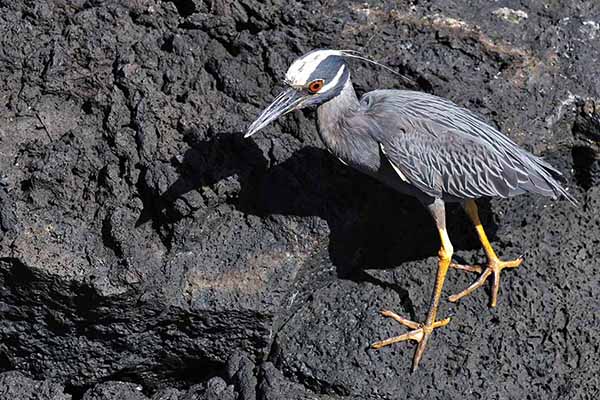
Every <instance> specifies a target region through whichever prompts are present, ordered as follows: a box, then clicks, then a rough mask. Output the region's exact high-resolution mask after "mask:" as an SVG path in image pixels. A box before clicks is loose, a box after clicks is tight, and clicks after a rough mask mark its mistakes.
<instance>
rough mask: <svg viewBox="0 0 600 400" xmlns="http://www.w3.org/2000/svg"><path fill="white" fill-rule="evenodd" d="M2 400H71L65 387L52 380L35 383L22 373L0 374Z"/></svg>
mask: <svg viewBox="0 0 600 400" xmlns="http://www.w3.org/2000/svg"><path fill="white" fill-rule="evenodd" d="M0 399H1V400H14V399H19V400H71V395H69V394H66V393H65V392H64V387H63V386H62V385H60V384H58V383H56V382H52V381H51V380H49V379H48V380H45V381H35V380H33V379H31V378H28V377H26V376H25V375H23V374H22V373H20V372H17V371H11V372H3V373H1V374H0Z"/></svg>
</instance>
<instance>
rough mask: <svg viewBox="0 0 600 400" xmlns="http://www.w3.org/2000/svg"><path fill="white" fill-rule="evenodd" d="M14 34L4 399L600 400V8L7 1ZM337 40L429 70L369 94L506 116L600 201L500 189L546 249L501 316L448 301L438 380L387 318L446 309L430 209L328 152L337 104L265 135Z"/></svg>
mask: <svg viewBox="0 0 600 400" xmlns="http://www.w3.org/2000/svg"><path fill="white" fill-rule="evenodd" d="M500 3H502V4H500ZM527 3H532V4H529V5H526V4H527ZM498 10H500V11H498ZM514 16H518V18H515V17H514ZM0 27H1V28H2V29H0V31H1V32H2V35H1V36H0V100H1V101H0V369H1V370H3V371H12V370H16V371H20V372H18V373H16V372H7V373H3V374H2V375H0V394H1V396H0V397H1V398H2V399H5V398H6V399H13V398H24V399H69V398H72V399H87V400H91V399H94V400H100V399H102V400H104V399H106V400H108V399H117V398H118V399H153V400H154V399H156V400H158V399H161V400H188V399H189V400H192V399H194V400H196V399H198V400H200V399H244V400H255V399H265V400H266V399H269V400H274V399H306V398H310V399H342V398H343V399H366V398H369V399H396V398H413V397H415V398H421V397H426V398H429V399H442V398H443V399H447V398H465V397H468V398H515V399H517V398H518V399H521V398H558V397H560V398H568V399H591V398H596V397H597V394H598V387H600V378H599V374H598V372H599V371H600V370H599V368H600V367H599V365H600V340H599V339H598V335H597V330H598V327H599V326H600V281H599V279H600V265H599V263H598V259H599V256H600V250H599V249H600V217H599V212H598V210H599V209H600V187H599V186H598V184H599V183H600V155H599V154H600V153H599V148H600V146H599V140H600V79H598V63H599V62H600V44H599V43H600V3H598V2H597V1H595V0H588V1H583V0H575V1H569V2H559V1H546V2H541V1H540V2H519V1H512V0H507V1H501V2H488V1H484V0H478V1H468V0H465V1H437V0H436V1H431V2H413V1H397V2H385V3H382V2H378V1H368V2H364V1H362V0H361V1H339V0H333V1H326V0H322V1H310V2H308V1H307V2H298V1H292V2H288V1H283V0H267V1H264V2H258V1H256V0H232V1H226V0H210V1H209V0H174V1H159V0H119V1H117V0H107V1H97V0H70V1H65V0H48V1H44V2H33V1H25V0H20V1H18V0H17V1H13V0H11V1H8V0H0ZM317 47H331V48H352V49H359V50H361V51H362V52H363V53H364V54H365V55H368V56H369V57H372V58H374V59H377V60H380V61H382V62H384V63H385V64H387V65H389V66H391V67H392V68H394V69H396V70H398V71H400V72H401V73H403V74H404V75H406V76H408V77H409V78H410V79H412V81H413V82H414V83H412V84H409V83H405V82H402V81H399V80H398V79H397V77H395V76H394V75H391V74H388V73H385V72H384V71H382V70H377V69H376V67H372V66H369V65H364V64H361V63H359V62H353V63H352V73H353V80H354V82H355V85H356V88H357V90H358V91H359V92H364V91H368V90H371V89H375V88H410V89H417V90H422V91H426V92H430V93H434V94H437V95H441V96H444V97H448V98H450V99H452V100H454V101H455V102H457V103H459V104H461V105H464V106H466V107H468V108H470V109H472V110H473V111H476V112H478V113H480V114H482V115H483V116H484V117H485V118H487V119H488V120H489V121H490V122H491V123H493V124H495V125H496V126H498V127H499V128H501V129H502V130H503V131H504V132H506V133H507V134H508V135H509V136H511V137H512V138H513V139H514V140H515V141H517V142H518V143H520V144H521V145H522V146H524V147H525V148H527V149H529V150H531V151H532V152H534V153H536V154H539V155H542V156H544V157H545V158H546V159H548V160H549V161H550V162H552V163H553V164H554V165H555V166H557V167H558V168H559V169H560V170H561V171H563V172H564V173H565V175H566V177H567V179H568V182H567V185H568V187H569V188H570V190H571V191H572V192H573V194H574V196H575V197H576V198H577V199H578V200H579V202H580V203H581V205H580V207H578V208H573V207H572V206H571V205H569V204H568V203H567V202H565V201H552V200H551V199H545V198H539V197H533V196H521V197H517V198H514V199H510V200H491V201H484V202H483V207H482V208H483V209H484V210H483V219H484V222H485V223H486V225H488V226H490V232H492V237H493V244H494V246H495V247H496V249H497V251H498V253H499V254H501V255H502V256H504V257H513V256H517V255H519V254H524V255H525V258H526V262H525V263H524V265H523V266H522V267H521V268H519V269H518V270H516V271H511V272H507V273H504V274H503V277H502V279H503V280H502V288H501V294H500V303H499V306H498V307H497V308H496V309H494V310H491V309H489V308H488V306H487V302H488V295H489V293H486V291H483V290H482V291H480V292H479V293H477V294H475V295H473V296H471V297H470V298H468V299H465V300H463V301H462V302H460V303H459V304H456V305H452V304H450V303H448V302H447V301H443V302H442V306H441V310H440V315H441V316H448V315H450V316H453V319H452V322H451V324H450V325H448V326H447V327H446V328H444V329H439V330H437V331H436V332H435V334H434V336H433V339H432V340H431V341H430V344H429V347H428V349H427V352H426V353H425V357H424V360H423V362H422V366H421V369H420V370H419V371H418V372H416V373H414V374H410V373H408V372H409V367H410V361H411V358H412V354H413V351H414V345H412V344H407V343H402V344H398V345H395V346H392V347H389V348H385V349H383V350H380V351H372V350H369V349H368V344H369V343H370V342H372V341H373V340H375V339H381V338H385V337H388V336H390V335H396V334H399V333H400V332H402V331H403V329H402V327H400V326H398V325H396V324H393V323H392V322H390V321H388V320H384V319H382V318H380V317H379V316H378V314H377V311H378V310H379V309H380V308H382V307H387V308H392V309H394V310H396V311H397V312H399V313H402V314H405V315H407V316H408V317H410V318H412V319H417V320H419V319H421V318H423V317H424V315H425V313H426V310H427V305H428V301H429V297H430V292H431V287H432V282H433V276H434V271H435V258H434V256H435V254H436V250H437V237H436V234H435V230H434V228H433V226H432V224H431V222H430V220H429V216H428V215H427V213H426V212H425V211H424V210H423V209H422V207H420V205H419V204H417V202H416V201H414V200H412V199H410V198H405V197H403V196H401V195H398V194H396V193H394V192H393V191H391V190H390V189H388V188H386V187H384V186H382V185H381V184H379V183H377V182H374V181H372V180H371V179H370V178H367V177H364V176H362V175H360V174H359V173H356V172H354V171H351V170H348V169H347V168H345V167H344V166H343V165H341V164H340V163H339V162H337V161H336V160H335V159H333V158H332V157H331V156H330V155H328V153H327V152H326V151H325V150H324V148H323V145H322V144H321V143H320V141H319V139H318V137H317V135H316V129H315V118H314V113H313V112H311V111H305V112H297V113H294V114H291V115H288V116H286V117H285V118H283V119H282V120H281V121H280V122H278V123H276V124H274V125H273V126H272V127H269V128H268V129H266V130H265V131H264V132H261V133H260V134H258V135H256V136H255V137H253V138H252V139H251V140H243V139H242V138H241V133H242V132H243V131H244V129H245V128H246V127H247V126H248V124H249V123H250V122H251V121H252V120H253V118H254V117H255V116H256V115H257V113H258V112H259V111H260V109H261V108H262V107H264V106H265V105H266V104H267V103H268V101H269V100H270V99H272V98H273V96H274V95H276V93H277V92H278V90H279V89H280V82H281V79H282V77H283V75H284V73H285V71H286V69H287V66H288V65H289V63H290V62H291V61H292V60H293V59H294V58H295V57H297V56H299V55H300V54H302V53H303V52H305V51H307V50H309V49H312V48H317ZM449 226H450V235H451V238H452V240H453V243H454V247H455V256H456V258H457V259H462V260H465V261H468V262H478V261H481V260H482V257H483V253H482V252H481V250H480V249H479V247H478V244H477V240H476V238H475V236H474V234H473V232H472V229H471V228H470V227H469V224H468V221H467V220H466V218H465V217H464V216H463V214H462V212H461V211H460V210H457V209H454V208H451V209H450V210H449ZM473 278H474V277H473V276H471V275H468V274H464V273H461V272H456V271H452V272H451V273H450V274H449V277H448V280H447V284H446V286H445V293H446V294H451V293H453V292H456V291H459V290H461V289H462V288H464V287H465V285H468V284H469V282H470V281H471V280H472V279H473ZM21 373H24V374H26V375H27V376H28V377H26V376H25V375H22V374H21ZM32 378H33V379H35V381H32ZM15 393H19V395H20V396H21V397H18V396H19V395H15Z"/></svg>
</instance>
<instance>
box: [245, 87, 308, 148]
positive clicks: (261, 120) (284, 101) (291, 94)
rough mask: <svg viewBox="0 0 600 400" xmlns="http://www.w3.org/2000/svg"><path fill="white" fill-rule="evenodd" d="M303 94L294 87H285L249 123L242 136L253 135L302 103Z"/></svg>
mask: <svg viewBox="0 0 600 400" xmlns="http://www.w3.org/2000/svg"><path fill="white" fill-rule="evenodd" d="M304 97H305V96H304V95H303V94H302V92H300V91H298V90H296V89H293V88H291V89H287V90H286V91H284V92H283V93H281V94H280V95H279V96H277V98H276V99H275V100H273V102H272V103H271V105H269V107H267V108H266V109H265V110H264V111H263V112H262V114H260V116H259V117H258V118H257V119H256V121H254V122H253V123H252V125H250V127H249V128H248V131H247V132H246V134H245V135H244V138H249V137H250V136H252V135H254V134H255V133H256V132H258V131H260V130H261V129H262V128H264V127H265V126H267V125H268V124H270V123H271V122H272V121H274V120H276V119H277V118H279V117H281V116H282V115H285V114H287V113H289V112H290V111H293V110H295V109H297V108H299V106H300V105H301V104H302V100H304Z"/></svg>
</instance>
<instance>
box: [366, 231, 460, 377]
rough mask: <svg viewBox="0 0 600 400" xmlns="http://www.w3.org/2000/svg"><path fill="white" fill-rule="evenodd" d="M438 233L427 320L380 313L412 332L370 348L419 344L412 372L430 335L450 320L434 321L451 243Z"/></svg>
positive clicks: (390, 312) (444, 235) (443, 234)
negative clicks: (408, 343) (408, 318)
mask: <svg viewBox="0 0 600 400" xmlns="http://www.w3.org/2000/svg"><path fill="white" fill-rule="evenodd" d="M438 230H439V233H440V238H441V241H442V247H441V248H440V251H439V253H438V256H439V261H438V271H437V276H436V279H435V286H434V289H433V296H432V299H431V306H430V308H429V313H428V314H427V319H426V320H425V323H423V324H419V323H416V322H413V321H410V320H407V319H405V318H402V317H401V316H399V315H397V314H396V313H394V312H392V311H387V310H383V311H381V315H383V316H384V317H388V318H392V319H394V320H396V321H397V322H398V323H400V324H402V325H404V326H406V327H408V328H410V329H412V331H410V332H407V333H405V334H403V335H400V336H396V337H393V338H390V339H386V340H382V341H379V342H376V343H373V344H372V345H371V347H373V348H374V349H379V348H382V347H384V346H388V345H390V344H393V343H397V342H402V341H405V340H415V341H417V342H418V343H419V344H418V345H417V350H416V352H415V356H414V358H413V365H412V370H413V371H415V370H416V369H417V367H418V366H419V361H421V357H422V356H423V353H424V351H425V345H426V344H427V340H428V339H429V337H430V336H431V333H432V332H433V330H434V329H435V328H439V327H442V326H445V325H447V324H448V322H450V318H446V319H443V320H441V321H436V320H435V317H436V314H437V310H438V306H439V303H440V297H441V295H442V288H443V286H444V280H445V278H446V273H447V272H448V267H449V266H450V259H451V258H452V251H453V249H452V243H450V239H449V238H448V233H447V232H446V229H445V228H438Z"/></svg>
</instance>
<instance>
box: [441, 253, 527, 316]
mask: <svg viewBox="0 0 600 400" xmlns="http://www.w3.org/2000/svg"><path fill="white" fill-rule="evenodd" d="M522 262H523V257H519V258H517V259H516V260H511V261H501V260H499V259H497V258H496V259H492V260H490V261H489V263H488V266H487V268H485V269H484V270H483V272H481V275H480V276H479V278H477V280H476V281H475V282H473V283H472V284H471V286H469V287H468V288H466V289H465V290H463V291H462V292H460V293H457V294H455V295H452V296H450V297H449V298H448V300H450V301H451V302H456V301H458V300H460V299H462V298H463V297H466V296H468V295H470V294H471V293H473V292H474V291H475V290H477V289H478V288H480V287H481V286H483V284H484V283H485V282H486V281H487V279H488V278H489V277H490V275H491V276H493V283H492V299H491V302H490V305H491V307H496V304H497V303H498V292H499V291H500V272H501V271H502V270H503V269H505V268H517V267H518V266H519V265H521V263H522ZM451 266H453V267H454V268H456V269H461V270H465V271H473V272H477V270H478V269H479V268H480V267H479V266H464V265H457V264H454V265H451Z"/></svg>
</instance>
